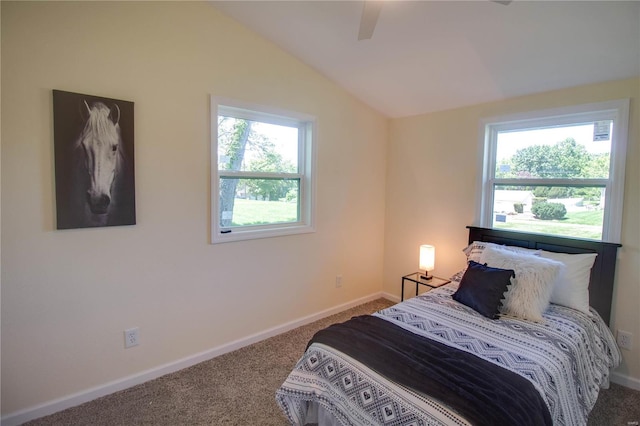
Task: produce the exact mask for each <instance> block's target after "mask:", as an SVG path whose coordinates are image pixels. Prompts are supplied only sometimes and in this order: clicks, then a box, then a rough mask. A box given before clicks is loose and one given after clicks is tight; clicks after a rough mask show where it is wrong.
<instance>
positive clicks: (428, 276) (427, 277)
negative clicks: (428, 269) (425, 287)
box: [420, 275, 433, 281]
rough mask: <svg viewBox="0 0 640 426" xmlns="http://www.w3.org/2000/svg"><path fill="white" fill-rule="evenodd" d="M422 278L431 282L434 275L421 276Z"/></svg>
mask: <svg viewBox="0 0 640 426" xmlns="http://www.w3.org/2000/svg"><path fill="white" fill-rule="evenodd" d="M420 278H421V279H423V280H426V281H429V280H430V279H431V278H433V275H420Z"/></svg>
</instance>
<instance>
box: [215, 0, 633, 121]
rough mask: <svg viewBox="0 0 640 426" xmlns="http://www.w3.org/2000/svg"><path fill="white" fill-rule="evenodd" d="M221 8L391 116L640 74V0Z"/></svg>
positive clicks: (241, 4) (394, 0)
mask: <svg viewBox="0 0 640 426" xmlns="http://www.w3.org/2000/svg"><path fill="white" fill-rule="evenodd" d="M502 3H508V4H506V5H505V4H502ZM211 4H212V5H213V7H216V8H217V9H219V10H220V11H221V12H223V13H224V14H226V15H228V16H230V17H232V18H233V19H235V20H237V21H239V22H240V23H242V24H243V25H245V26H246V27H248V28H249V29H251V30H252V31H255V32H256V33H258V34H259V35H261V36H263V37H264V38H266V39H268V40H270V41H272V42H273V43H275V44H277V45H279V46H280V47H281V48H282V49H284V50H285V51H287V52H289V53H291V54H292V55H294V56H296V57H298V58H299V59H300V60H302V61H303V62H305V63H307V64H308V65H310V66H311V67H313V68H315V69H316V70H318V71H319V72H321V73H322V74H324V75H325V76H327V77H328V78H330V79H331V80H333V81H335V82H336V83H337V84H339V85H341V86H342V87H344V88H345V89H346V90H347V91H349V92H351V93H352V94H353V95H355V96H356V97H357V98H359V99H361V100H362V101H363V102H365V103H367V104H368V105H370V106H371V107H373V108H374V109H376V110H378V111H380V112H381V113H383V114H385V115H386V116H389V117H401V116H408V115H415V114H422V113H427V112H432V111H438V110H445V109H451V108H457V107H461V106H466V105H473V104H478V103H482V102H489V101H494V100H500V99H505V98H511V97H515V96H520V95H526V94H531V93H537V92H543V91H548V90H555V89H561V88H566V87H572V86H580V85H584V84H589V83H596V82H601V81H609V80H616V79H622V78H628V77H633V76H638V75H640V1H621V2H616V1H585V2H582V1H523V0H514V1H512V2H495V1H489V0H475V1H402V0H387V1H386V2H385V3H384V4H383V5H382V8H381V11H380V15H379V17H378V19H377V23H376V26H375V29H374V32H373V36H372V37H371V39H369V40H361V41H358V31H359V26H360V19H361V15H362V11H363V4H364V2H363V1H268V0H267V1H212V2H211Z"/></svg>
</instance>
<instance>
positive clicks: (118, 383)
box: [0, 292, 394, 426]
mask: <svg viewBox="0 0 640 426" xmlns="http://www.w3.org/2000/svg"><path fill="white" fill-rule="evenodd" d="M381 297H383V298H385V299H390V300H394V298H393V296H391V295H390V294H387V293H382V292H378V293H374V294H371V295H369V296H365V297H361V298H359V299H356V300H353V301H351V302H348V303H343V304H342V305H339V306H336V307H334V308H330V309H325V310H324V311H320V312H318V313H315V314H313V315H309V316H306V317H303V318H300V319H297V320H294V321H291V322H288V323H286V324H283V325H280V326H277V327H273V328H270V329H267V330H265V331H262V332H260V333H256V334H253V335H250V336H247V337H245V338H242V339H238V340H235V341H233V342H230V343H227V344H224V345H221V346H218V347H215V348H212V349H209V350H206V351H203V352H200V353H196V354H194V355H190V356H188V357H185V358H182V359H179V360H177V361H173V362H170V363H167V364H164V365H161V366H159V367H155V368H151V369H149V370H145V371H142V372H140V373H138V374H134V375H131V376H128V377H124V378H122V379H118V380H114V381H112V382H108V383H105V384H103V385H99V386H96V387H93V388H90V389H86V390H84V391H81V392H78V393H74V394H72V395H68V396H65V397H63V398H59V399H55V400H53V401H49V402H46V403H44V404H40V405H37V406H34V407H30V408H27V409H24V410H20V411H17V412H14V413H10V414H7V415H6V416H4V417H2V419H0V424H2V426H15V425H20V424H22V423H25V422H28V421H31V420H35V419H38V418H40V417H44V416H48V415H50V414H53V413H57V412H59V411H62V410H66V409H67V408H71V407H75V406H77V405H80V404H83V403H85V402H88V401H92V400H94V399H97V398H100V397H103V396H106V395H109V394H112V393H114V392H118V391H121V390H124V389H127V388H130V387H132V386H135V385H139V384H141V383H144V382H147V381H149V380H153V379H156V378H158V377H161V376H164V375H166V374H169V373H174V372H176V371H179V370H182V369H184V368H187V367H191V366H192V365H196V364H199V363H201V362H203V361H208V360H210V359H212V358H215V357H217V356H220V355H223V354H226V353H227V352H232V351H235V350H237V349H240V348H242V347H245V346H248V345H251V344H253V343H257V342H259V341H262V340H265V339H268V338H270V337H273V336H277V335H278V334H282V333H285V332H287V331H290V330H293V329H294V328H298V327H301V326H303V325H306V324H310V323H312V322H314V321H317V320H319V319H322V318H325V317H328V316H330V315H333V314H337V313H339V312H342V311H345V310H347V309H350V308H353V307H355V306H358V305H361V304H363V303H367V302H370V301H372V300H376V299H379V298H381Z"/></svg>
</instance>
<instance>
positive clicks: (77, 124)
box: [54, 91, 135, 229]
mask: <svg viewBox="0 0 640 426" xmlns="http://www.w3.org/2000/svg"><path fill="white" fill-rule="evenodd" d="M119 104H120V105H121V106H122V108H123V109H124V112H125V113H123V111H121V106H119ZM76 105H77V106H79V108H78V109H76V108H74V106H76ZM74 110H75V111H78V110H79V111H78V112H77V113H75V111H74ZM127 121H128V123H127V124H126V125H125V129H124V130H125V131H123V129H122V128H121V124H125V123H124V122H127ZM54 137H55V147H56V149H55V151H56V201H57V216H58V217H57V219H58V229H68V228H87V227H99V226H115V225H132V224H135V192H134V183H133V161H132V160H133V149H132V148H133V147H132V145H133V104H132V103H131V102H125V101H114V100H109V99H105V98H97V97H94V96H86V95H79V94H70V93H68V92H60V91H54ZM129 145H130V146H129ZM127 148H128V149H127Z"/></svg>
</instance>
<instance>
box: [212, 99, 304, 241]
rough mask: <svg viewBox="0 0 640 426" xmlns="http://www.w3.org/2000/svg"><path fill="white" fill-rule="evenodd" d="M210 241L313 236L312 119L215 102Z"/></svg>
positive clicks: (273, 110)
mask: <svg viewBox="0 0 640 426" xmlns="http://www.w3.org/2000/svg"><path fill="white" fill-rule="evenodd" d="M211 115H212V138H211V139H212V140H211V163H212V167H211V169H212V173H211V174H212V179H211V180H212V182H211V206H212V207H211V212H212V213H211V217H212V219H211V222H212V223H211V241H212V243H222V242H228V241H238V240H247V239H254V238H265V237H275V236H281V235H289V234H299V233H304V232H313V230H314V228H313V207H314V206H313V205H314V202H313V197H314V191H313V164H314V146H313V136H314V123H315V119H314V118H313V117H310V116H307V115H305V114H299V113H294V112H289V111H282V110H277V109H274V108H268V107H263V106H255V105H249V104H246V103H240V102H236V101H232V100H227V99H220V98H216V97H212V98H211Z"/></svg>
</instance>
